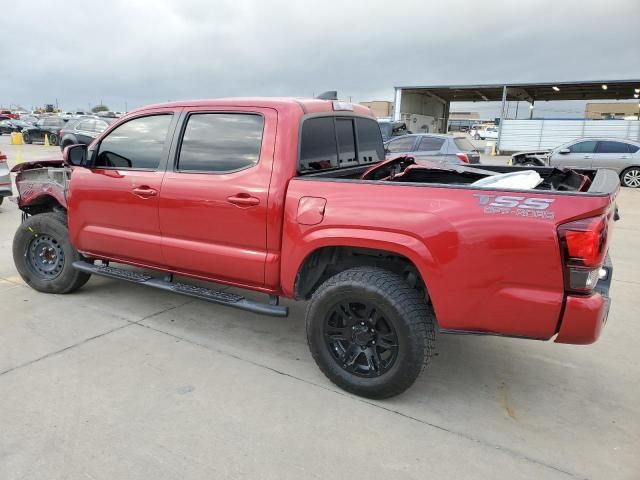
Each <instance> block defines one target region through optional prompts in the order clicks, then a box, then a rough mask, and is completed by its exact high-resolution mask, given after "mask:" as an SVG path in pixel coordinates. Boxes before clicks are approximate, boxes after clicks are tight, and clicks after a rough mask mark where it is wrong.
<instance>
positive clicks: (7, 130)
mask: <svg viewBox="0 0 640 480" xmlns="http://www.w3.org/2000/svg"><path fill="white" fill-rule="evenodd" d="M30 126H31V124H29V123H27V122H23V121H22V120H2V121H0V135H2V134H3V133H4V134H11V133H13V132H21V131H22V129H23V128H26V127H30Z"/></svg>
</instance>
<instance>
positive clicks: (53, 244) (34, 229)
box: [13, 212, 91, 293]
mask: <svg viewBox="0 0 640 480" xmlns="http://www.w3.org/2000/svg"><path fill="white" fill-rule="evenodd" d="M82 258H83V257H82V255H80V253H78V251H77V250H76V249H74V248H73V245H71V241H70V240H69V232H68V229H67V221H66V216H65V215H63V214H60V213H54V212H51V213H41V214H39V215H34V216H32V217H29V218H28V219H27V220H25V221H24V222H23V223H22V225H20V226H19V227H18V230H17V231H16V234H15V236H14V237H13V261H14V263H15V265H16V268H17V269H18V273H19V274H20V276H21V277H22V279H23V280H24V281H25V282H26V283H27V285H29V286H30V287H31V288H33V289H34V290H37V291H39V292H44V293H71V292H74V291H76V290H78V289H79V288H80V287H82V286H83V285H84V284H85V283H87V281H88V280H89V278H90V277H91V275H90V274H88V273H85V272H81V271H79V270H76V269H75V268H73V266H72V263H73V262H75V261H78V260H82Z"/></svg>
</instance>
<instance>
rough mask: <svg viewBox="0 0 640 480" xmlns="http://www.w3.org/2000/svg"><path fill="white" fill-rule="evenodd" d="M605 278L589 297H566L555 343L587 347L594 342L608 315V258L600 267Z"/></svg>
mask: <svg viewBox="0 0 640 480" xmlns="http://www.w3.org/2000/svg"><path fill="white" fill-rule="evenodd" d="M602 268H603V269H605V270H606V271H607V276H606V277H605V278H603V279H601V280H600V281H599V282H598V285H597V287H596V289H595V292H594V293H593V294H592V295H589V296H578V295H568V296H567V301H566V303H565V308H564V314H563V316H562V323H561V324H560V331H559V332H558V335H557V337H556V340H555V341H556V342H557V343H572V344H576V345H587V344H589V343H593V342H595V341H596V340H597V339H598V337H600V333H601V332H602V327H604V324H605V323H607V317H608V315H609V306H610V304H611V299H610V298H609V287H610V285H611V277H612V275H613V265H612V263H611V260H610V259H609V256H608V255H607V259H606V261H605V265H604V266H603V267H602Z"/></svg>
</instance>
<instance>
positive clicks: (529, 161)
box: [521, 160, 539, 167]
mask: <svg viewBox="0 0 640 480" xmlns="http://www.w3.org/2000/svg"><path fill="white" fill-rule="evenodd" d="M521 165H522V166H523V167H538V166H539V165H538V164H537V163H535V162H532V161H531V160H527V161H526V162H523V163H522V164H521Z"/></svg>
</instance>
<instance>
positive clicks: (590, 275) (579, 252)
mask: <svg viewBox="0 0 640 480" xmlns="http://www.w3.org/2000/svg"><path fill="white" fill-rule="evenodd" d="M608 219H609V215H601V216H599V217H593V218H585V219H582V220H576V221H575V222H570V223H565V224H564V225H560V226H559V227H558V237H559V239H560V246H561V248H562V253H563V259H564V264H565V287H566V288H567V289H568V290H571V291H576V292H582V293H585V292H590V291H591V290H593V288H595V286H596V284H597V282H598V272H599V271H600V267H602V264H603V263H604V259H605V256H606V254H607V243H608V240H609V238H608V236H609V235H608V233H609V227H608V226H609V223H608Z"/></svg>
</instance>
